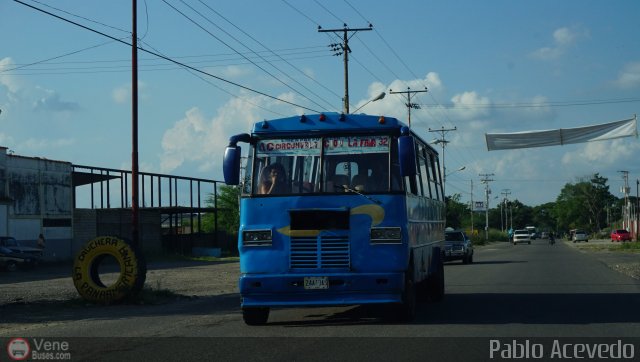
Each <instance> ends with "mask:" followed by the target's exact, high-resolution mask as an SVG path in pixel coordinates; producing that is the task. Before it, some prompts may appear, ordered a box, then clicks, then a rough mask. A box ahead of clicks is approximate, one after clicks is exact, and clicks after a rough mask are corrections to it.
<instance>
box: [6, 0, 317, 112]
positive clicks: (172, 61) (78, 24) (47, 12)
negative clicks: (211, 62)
mask: <svg viewBox="0 0 640 362" xmlns="http://www.w3.org/2000/svg"><path fill="white" fill-rule="evenodd" d="M13 1H14V2H17V3H19V4H22V5H24V6H27V7H30V8H32V9H34V10H37V11H39V12H42V13H44V14H47V15H50V16H53V17H55V18H57V19H60V20H62V21H65V22H68V23H70V24H73V25H75V26H78V27H80V28H83V29H85V30H89V31H91V32H93V33H96V34H99V35H102V36H104V37H107V38H109V39H112V40H115V41H117V42H119V43H122V44H125V45H127V46H130V47H131V46H132V44H131V43H128V42H126V41H124V40H120V39H118V38H116V37H113V36H111V35H108V34H106V33H104V32H101V31H99V30H96V29H92V28H90V27H88V26H86V25H82V24H80V23H77V22H75V21H73V20H70V19H66V18H64V17H62V16H59V15H57V14H54V13H51V12H49V11H46V10H44V9H40V8H38V7H37V6H34V5H31V4H27V3H25V2H23V1H21V0H13ZM138 49H139V50H140V51H143V52H145V53H148V54H151V55H154V56H156V57H158V58H162V59H165V60H166V61H169V62H171V63H174V64H177V65H180V66H182V67H185V68H189V69H191V70H193V71H195V72H198V73H201V74H204V75H207V76H209V77H212V78H215V79H217V80H220V81H222V82H225V83H228V84H231V85H234V86H236V87H239V88H242V89H245V90H247V91H250V92H253V93H256V94H259V95H262V96H265V97H267V98H271V99H273V100H277V101H279V102H282V103H286V104H289V105H292V106H295V107H299V108H302V109H306V110H308V111H311V112H314V113H321V112H320V111H317V110H315V109H312V108H308V107H305V106H302V105H299V104H296V103H293V102H289V101H287V100H284V99H281V98H278V97H275V96H272V95H270V94H267V93H264V92H261V91H258V90H255V89H252V88H250V87H247V86H244V85H241V84H239V83H236V82H233V81H230V80H227V79H224V78H222V77H218V76H216V75H213V74H211V73H208V72H205V71H203V70H200V69H197V68H194V67H191V66H189V65H187V64H185V63H182V62H179V61H177V60H174V59H171V58H169V57H165V56H163V55H161V54H158V53H156V52H153V51H151V50H148V49H145V48H140V47H138Z"/></svg>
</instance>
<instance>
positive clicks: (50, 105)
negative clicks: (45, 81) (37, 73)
mask: <svg viewBox="0 0 640 362" xmlns="http://www.w3.org/2000/svg"><path fill="white" fill-rule="evenodd" d="M37 89H39V90H42V92H43V93H44V95H43V96H42V97H40V98H39V99H37V100H36V101H34V102H33V109H34V110H36V111H42V112H72V111H77V110H79V109H80V105H79V104H78V103H76V102H68V101H63V100H61V99H60V95H59V94H58V93H57V92H55V91H53V90H50V89H43V88H40V87H38V88H37Z"/></svg>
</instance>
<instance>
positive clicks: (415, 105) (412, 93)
mask: <svg viewBox="0 0 640 362" xmlns="http://www.w3.org/2000/svg"><path fill="white" fill-rule="evenodd" d="M428 91H429V90H428V89H427V87H424V90H417V91H412V90H411V88H409V87H407V90H406V91H401V92H394V91H393V89H389V94H404V95H406V97H407V103H405V106H407V110H408V111H409V120H408V121H409V128H411V108H413V109H420V105H419V104H416V103H411V97H413V95H414V94H415V93H424V92H428Z"/></svg>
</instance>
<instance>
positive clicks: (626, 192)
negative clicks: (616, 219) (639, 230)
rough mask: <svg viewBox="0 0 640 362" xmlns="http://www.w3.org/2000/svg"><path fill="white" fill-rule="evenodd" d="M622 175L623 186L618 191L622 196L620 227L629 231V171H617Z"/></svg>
mask: <svg viewBox="0 0 640 362" xmlns="http://www.w3.org/2000/svg"><path fill="white" fill-rule="evenodd" d="M618 172H620V173H621V174H622V179H623V180H624V186H623V187H622V189H621V190H620V191H621V192H622V193H623V194H624V209H623V212H622V226H623V227H624V228H626V229H628V230H631V225H630V222H629V221H630V218H629V191H630V188H629V171H618Z"/></svg>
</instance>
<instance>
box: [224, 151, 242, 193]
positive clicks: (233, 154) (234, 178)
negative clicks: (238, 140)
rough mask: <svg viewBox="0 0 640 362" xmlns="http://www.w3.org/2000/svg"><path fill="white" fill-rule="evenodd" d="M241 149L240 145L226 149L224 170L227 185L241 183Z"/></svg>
mask: <svg viewBox="0 0 640 362" xmlns="http://www.w3.org/2000/svg"><path fill="white" fill-rule="evenodd" d="M240 151H241V148H240V146H228V147H227V148H226V149H225V150H224V159H223V160H222V170H223V173H224V183H226V184H227V185H238V184H239V183H240V153H241V152H240Z"/></svg>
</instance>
